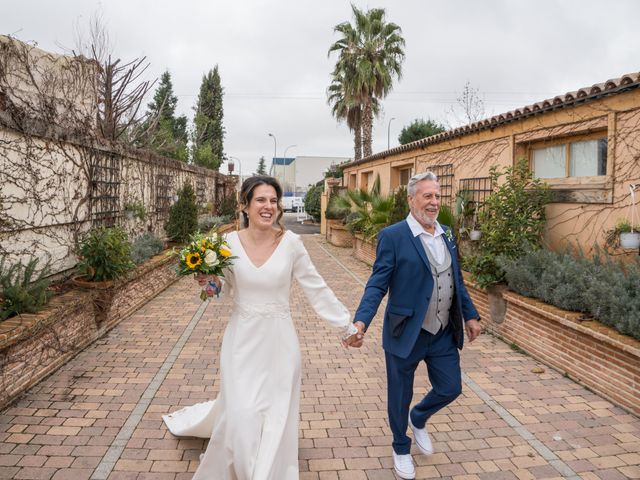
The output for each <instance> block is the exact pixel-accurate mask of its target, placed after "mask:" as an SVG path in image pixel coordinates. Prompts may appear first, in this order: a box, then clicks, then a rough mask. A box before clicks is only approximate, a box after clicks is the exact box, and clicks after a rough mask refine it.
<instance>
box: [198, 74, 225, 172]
mask: <svg viewBox="0 0 640 480" xmlns="http://www.w3.org/2000/svg"><path fill="white" fill-rule="evenodd" d="M223 95H224V91H223V88H222V85H221V83H220V74H219V73H218V66H217V65H216V66H215V67H214V69H213V70H209V73H207V74H206V75H204V76H203V77H202V84H201V85H200V93H199V95H198V104H197V105H196V108H195V111H196V114H195V117H194V121H193V122H194V132H193V161H194V163H196V164H197V165H202V166H203V167H207V168H212V169H214V170H217V169H219V168H220V165H221V164H222V162H223V160H224V145H223V144H224V134H225V130H224V125H223V124H222V118H223V116H224V112H223V107H222V97H223Z"/></svg>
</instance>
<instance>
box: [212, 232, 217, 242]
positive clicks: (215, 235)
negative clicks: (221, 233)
mask: <svg viewBox="0 0 640 480" xmlns="http://www.w3.org/2000/svg"><path fill="white" fill-rule="evenodd" d="M217 239H218V234H217V233H215V232H214V233H213V235H211V242H215V241H216V240H217Z"/></svg>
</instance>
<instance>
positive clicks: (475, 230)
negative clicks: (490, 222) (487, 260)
mask: <svg viewBox="0 0 640 480" xmlns="http://www.w3.org/2000/svg"><path fill="white" fill-rule="evenodd" d="M471 225H472V226H471V230H470V231H469V240H471V241H473V242H477V241H478V240H480V237H482V231H481V230H480V226H479V225H478V205H477V204H476V208H475V209H474V210H473V220H472V221H471Z"/></svg>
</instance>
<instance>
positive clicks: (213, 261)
mask: <svg viewBox="0 0 640 480" xmlns="http://www.w3.org/2000/svg"><path fill="white" fill-rule="evenodd" d="M204 263H206V264H207V265H208V266H209V267H215V266H216V265H218V255H217V254H216V252H214V251H213V250H207V253H206V254H205V256H204Z"/></svg>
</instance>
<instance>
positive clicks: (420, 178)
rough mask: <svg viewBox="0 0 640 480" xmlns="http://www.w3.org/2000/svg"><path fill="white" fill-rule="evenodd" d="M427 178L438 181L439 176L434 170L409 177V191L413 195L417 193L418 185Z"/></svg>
mask: <svg viewBox="0 0 640 480" xmlns="http://www.w3.org/2000/svg"><path fill="white" fill-rule="evenodd" d="M425 180H431V181H432V182H437V181H438V176H437V175H436V174H435V173H433V172H424V173H418V174H416V175H414V176H413V177H411V178H410V179H409V183H408V184H407V193H408V194H409V195H411V196H412V197H413V196H414V195H415V194H416V185H417V184H418V183H420V182H424V181H425Z"/></svg>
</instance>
